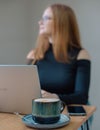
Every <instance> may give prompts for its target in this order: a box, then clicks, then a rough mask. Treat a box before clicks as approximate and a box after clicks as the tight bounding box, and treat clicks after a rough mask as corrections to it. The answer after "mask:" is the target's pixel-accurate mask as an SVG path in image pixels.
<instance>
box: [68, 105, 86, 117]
mask: <svg viewBox="0 0 100 130" xmlns="http://www.w3.org/2000/svg"><path fill="white" fill-rule="evenodd" d="M67 109H68V113H69V115H73V116H85V115H86V111H85V109H84V108H83V107H82V106H67Z"/></svg>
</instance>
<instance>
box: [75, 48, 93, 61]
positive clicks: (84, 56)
mask: <svg viewBox="0 0 100 130" xmlns="http://www.w3.org/2000/svg"><path fill="white" fill-rule="evenodd" d="M80 59H86V60H90V59H91V58H90V55H89V53H88V51H87V50H85V49H82V50H81V51H80V52H79V54H78V56H77V60H80Z"/></svg>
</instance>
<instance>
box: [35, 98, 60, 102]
mask: <svg viewBox="0 0 100 130" xmlns="http://www.w3.org/2000/svg"><path fill="white" fill-rule="evenodd" d="M34 101H35V102H58V101H59V99H57V98H38V99H35V100H34Z"/></svg>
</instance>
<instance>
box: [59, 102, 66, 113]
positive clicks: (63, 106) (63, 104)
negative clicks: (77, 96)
mask: <svg viewBox="0 0 100 130" xmlns="http://www.w3.org/2000/svg"><path fill="white" fill-rule="evenodd" d="M65 106H66V104H65V103H64V102H63V101H61V111H60V112H61V113H62V112H63V110H64V109H65Z"/></svg>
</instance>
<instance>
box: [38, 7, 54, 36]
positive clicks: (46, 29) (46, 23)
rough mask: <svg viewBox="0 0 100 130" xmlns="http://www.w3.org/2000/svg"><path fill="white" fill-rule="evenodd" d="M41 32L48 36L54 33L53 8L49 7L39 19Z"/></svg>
mask: <svg viewBox="0 0 100 130" xmlns="http://www.w3.org/2000/svg"><path fill="white" fill-rule="evenodd" d="M39 33H40V34H46V35H47V36H48V37H51V36H52V33H53V13H52V10H51V8H47V9H46V10H45V11H44V13H43V16H42V19H41V20H40V21H39Z"/></svg>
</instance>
